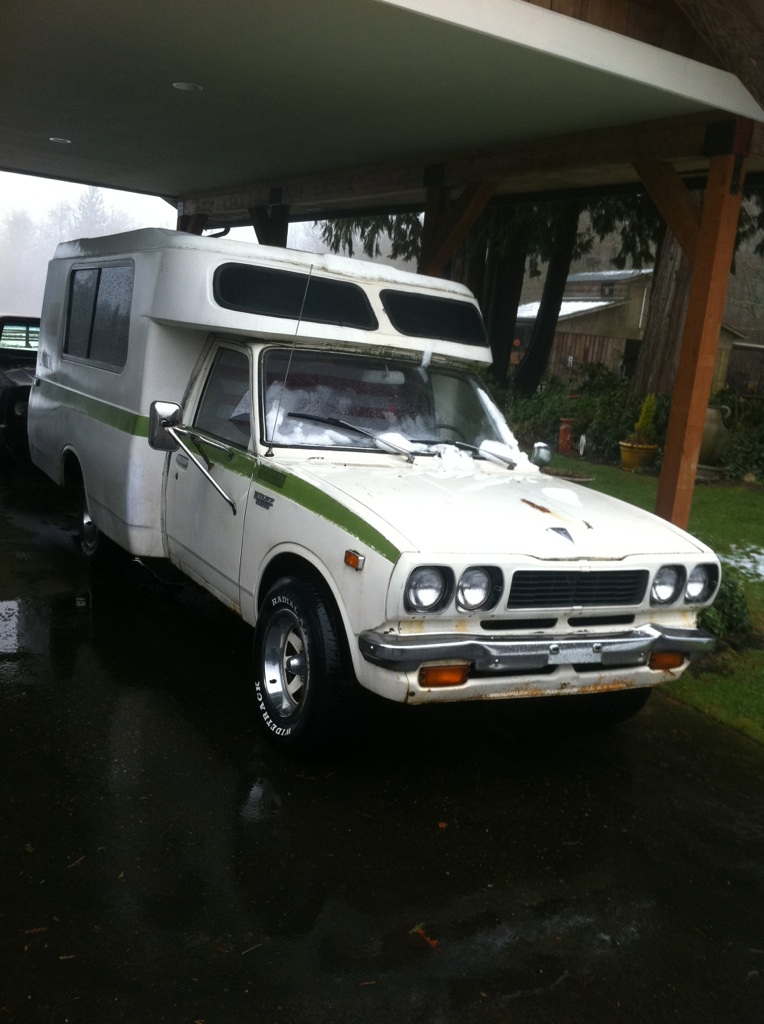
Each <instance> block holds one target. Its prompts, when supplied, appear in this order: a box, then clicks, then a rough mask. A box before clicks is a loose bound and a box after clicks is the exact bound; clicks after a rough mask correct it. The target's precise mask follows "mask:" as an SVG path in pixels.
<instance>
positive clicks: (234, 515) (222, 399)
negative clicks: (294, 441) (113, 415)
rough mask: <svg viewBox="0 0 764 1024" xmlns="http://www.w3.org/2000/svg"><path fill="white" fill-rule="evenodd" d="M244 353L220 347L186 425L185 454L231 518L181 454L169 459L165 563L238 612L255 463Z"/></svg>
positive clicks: (239, 350) (248, 385) (247, 375)
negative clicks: (202, 467) (194, 457)
mask: <svg viewBox="0 0 764 1024" xmlns="http://www.w3.org/2000/svg"><path fill="white" fill-rule="evenodd" d="M250 385H251V373H250V364H249V356H248V353H247V352H246V350H244V349H241V348H235V347H232V346H227V345H225V346H223V345H221V346H219V347H218V349H217V350H216V352H215V354H214V357H213V359H212V363H211V365H210V368H209V371H208V373H207V376H206V380H205V381H204V384H203V388H202V391H201V397H200V399H199V401H198V404H197V405H196V408H195V409H193V408H192V409H191V410H190V414H191V422H190V423H189V422H186V423H184V427H185V428H188V431H189V432H188V433H186V431H184V434H185V440H186V442H187V444H188V447H189V448H190V449H191V451H193V452H194V454H196V455H198V456H199V460H200V461H201V462H202V463H203V464H205V465H206V466H207V469H208V470H209V473H210V475H211V476H212V478H213V479H214V480H215V482H216V483H217V484H218V486H219V487H220V489H221V490H222V491H223V492H224V493H225V495H227V497H228V498H230V499H231V501H232V502H233V505H234V506H235V511H234V509H233V508H232V507H231V505H230V504H229V503H228V502H227V501H226V499H225V498H224V497H223V496H222V495H221V494H220V492H219V491H218V490H216V488H215V487H214V486H213V484H211V483H210V481H209V480H208V479H207V477H206V476H205V475H204V473H202V472H201V470H200V469H199V468H198V467H197V466H196V465H194V463H193V461H192V460H191V459H189V457H188V455H186V454H185V453H184V452H183V451H182V450H179V451H176V452H174V453H173V454H172V455H171V456H170V462H169V467H168V479H167V489H166V509H165V530H166V535H167V548H168V553H169V556H170V558H171V559H172V560H173V562H175V563H176V565H178V566H179V567H180V568H181V569H183V571H184V572H186V573H188V575H189V576H191V577H192V578H194V579H196V580H197V581H198V582H200V583H202V584H203V585H204V586H206V587H207V589H208V590H211V591H212V592H213V593H214V594H215V595H216V596H218V597H219V598H220V599H221V600H222V601H224V602H225V603H226V604H227V605H229V606H230V607H233V608H237V609H238V607H239V601H240V598H239V569H240V564H241V545H242V537H243V533H244V518H245V515H246V511H247V497H248V495H249V486H250V480H251V477H252V467H253V458H252V455H251V454H250V452H249V448H250V438H251V429H252V428H251V409H252V403H251V387H250Z"/></svg>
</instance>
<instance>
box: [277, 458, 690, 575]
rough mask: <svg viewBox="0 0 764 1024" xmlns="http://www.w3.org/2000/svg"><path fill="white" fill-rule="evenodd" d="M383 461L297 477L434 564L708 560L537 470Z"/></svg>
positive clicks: (670, 529)
mask: <svg viewBox="0 0 764 1024" xmlns="http://www.w3.org/2000/svg"><path fill="white" fill-rule="evenodd" d="M381 458H382V459H384V461H385V465H384V467H383V466H379V467H377V466H370V465H369V464H368V463H367V464H366V465H364V466H357V465H355V466H354V465H348V464H343V465H337V464H328V463H327V464H319V463H318V462H314V463H312V464H309V465H308V466H305V464H303V466H302V467H301V470H300V471H298V473H297V475H298V476H301V477H302V478H303V479H305V480H306V481H308V482H310V483H312V484H314V485H315V486H317V487H319V488H320V489H321V490H322V491H324V492H325V493H327V494H330V495H331V496H332V497H334V498H335V499H336V500H338V501H340V502H341V503H342V504H343V505H345V506H346V507H347V508H349V509H350V510H351V511H353V512H355V513H356V514H359V515H361V516H362V517H363V518H364V519H365V520H366V521H367V522H368V523H369V524H370V525H373V526H374V527H375V528H376V529H377V530H379V532H380V533H382V534H383V535H385V536H386V537H387V538H388V539H389V540H390V541H391V543H393V544H395V545H396V546H397V547H398V548H399V549H400V550H409V551H421V552H423V553H426V554H427V555H428V556H432V557H436V556H438V555H439V554H443V555H446V554H449V553H455V552H460V551H462V552H470V553H471V555H470V557H474V556H476V555H478V554H479V553H480V552H483V553H485V554H486V555H493V556H496V555H498V554H506V555H512V554H521V555H527V556H530V557H533V558H538V559H544V560H554V561H560V560H571V561H579V560H603V559H605V560H607V559H609V560H613V559H617V560H621V559H623V558H624V557H626V556H629V555H664V554H665V555H668V554H674V555H687V556H692V555H697V554H698V553H700V552H704V551H706V548H705V547H704V546H703V545H702V544H700V542H699V541H696V540H695V539H694V538H692V537H691V536H690V535H689V534H687V533H685V532H684V531H683V530H680V529H679V528H678V527H675V526H673V525H672V524H670V523H668V522H666V521H665V520H663V519H659V518H658V517H657V516H654V515H652V514H650V513H648V512H644V511H643V510H641V509H638V508H636V507H635V506H633V505H629V504H627V503H626V502H622V501H618V500H617V499H615V498H610V497H608V496H606V495H602V494H599V493H597V492H596V491H592V490H589V489H588V488H587V487H585V486H581V485H577V484H574V483H569V482H568V481H565V480H561V479H559V478H556V477H552V476H548V475H545V474H543V473H540V472H539V471H538V470H537V469H536V468H535V467H532V466H528V467H527V468H525V467H518V468H517V469H516V470H510V469H505V468H503V467H498V466H492V465H489V464H487V463H485V462H482V461H475V460H473V459H472V458H471V457H470V456H468V455H466V454H463V453H460V452H454V457H453V458H448V459H445V458H440V457H437V456H436V457H420V458H417V459H415V461H414V463H412V464H409V463H406V462H404V461H403V460H402V459H397V458H396V457H394V456H389V457H388V456H381ZM294 471H295V470H294V468H292V472H294Z"/></svg>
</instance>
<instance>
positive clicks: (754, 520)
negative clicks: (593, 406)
mask: <svg viewBox="0 0 764 1024" xmlns="http://www.w3.org/2000/svg"><path fill="white" fill-rule="evenodd" d="M552 466H553V467H554V468H557V469H568V470H572V471H573V472H575V473H585V474H586V475H587V476H591V477H593V480H592V482H591V483H590V484H589V485H588V486H589V487H591V488H593V489H594V490H597V491H602V492H603V493H605V494H610V495H612V496H613V497H616V498H621V499H623V500H624V501H628V502H630V503H631V504H633V505H638V506H639V507H640V508H645V509H648V510H649V511H652V509H653V506H654V505H655V495H656V492H657V489H658V478H657V476H653V475H651V474H637V473H626V472H624V470H622V469H620V468H618V467H615V466H600V465H597V464H594V463H590V462H584V461H583V460H582V459H579V458H566V457H565V456H561V455H555V458H554V461H553V463H552ZM689 530H690V533H693V534H695V535H696V536H697V537H699V538H700V539H701V540H703V541H705V543H706V544H709V545H710V546H711V547H712V548H713V549H714V550H715V551H716V552H717V554H718V555H719V556H720V557H721V558H722V560H723V562H724V560H725V558H727V559H733V560H735V561H737V560H739V559H741V558H742V557H744V556H746V555H750V554H751V553H753V554H754V555H755V554H756V553H758V561H757V564H758V575H757V573H756V571H755V568H750V567H749V568H747V569H746V568H735V567H730V566H729V565H728V564H726V563H725V565H724V572H725V574H726V573H734V574H736V575H737V577H738V578H739V580H740V582H741V584H742V586H743V590H744V592H745V596H746V599H747V602H748V606H749V609H750V612H751V619H752V622H753V626H754V632H753V634H752V635H750V636H749V637H747V638H729V642H726V641H723V642H721V643H720V644H719V645H718V647H717V650H716V651H715V652H714V654H712V655H710V656H707V657H706V658H704V659H702V660H701V661H699V662H697V663H696V664H694V665H693V666H691V668H690V669H689V670H688V671H687V672H686V673H685V675H684V676H683V677H682V678H681V679H679V680H678V681H677V682H676V683H671V684H670V685H669V686H668V687H666V690H665V692H666V693H668V694H669V695H670V696H672V697H675V698H676V699H677V700H681V701H683V702H684V703H686V704H690V705H692V706H693V707H695V708H698V709H699V710H700V711H703V712H704V713H705V714H707V715H710V716H712V717H713V718H716V719H718V720H719V721H721V722H724V723H726V724H727V725H730V726H732V727H733V728H735V729H738V730H739V731H740V732H743V733H745V734H746V735H748V736H750V737H752V738H753V739H755V740H757V741H758V742H759V743H762V744H764V488H761V487H755V488H754V487H746V486H744V485H742V484H741V485H731V484H728V483H723V484H705V483H704V484H698V485H696V487H695V494H694V497H693V502H692V514H691V517H690V525H689Z"/></svg>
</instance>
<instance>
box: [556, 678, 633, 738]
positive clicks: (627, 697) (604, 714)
mask: <svg viewBox="0 0 764 1024" xmlns="http://www.w3.org/2000/svg"><path fill="white" fill-rule="evenodd" d="M652 692H653V690H652V687H650V686H644V687H639V688H636V689H631V690H607V691H605V692H603V693H582V694H571V695H570V696H569V697H553V698H551V701H552V703H553V705H554V710H555V712H556V715H557V717H558V719H559V721H561V722H564V723H565V724H570V725H573V726H576V727H577V728H579V729H592V730H594V729H609V728H611V727H612V726H614V725H619V724H620V723H621V722H625V721H627V719H629V718H632V717H633V716H634V715H636V714H637V712H639V711H641V710H642V708H643V707H644V706H645V704H646V703H647V701H648V700H649V698H650V694H651V693H652Z"/></svg>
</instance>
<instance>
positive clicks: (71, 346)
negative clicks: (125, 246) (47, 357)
mask: <svg viewBox="0 0 764 1024" xmlns="http://www.w3.org/2000/svg"><path fill="white" fill-rule="evenodd" d="M132 295H133V268H132V266H124V265H123V266H106V267H87V268H82V269H79V270H75V271H74V272H73V273H72V275H71V277H70V279H69V307H68V316H67V319H66V334H65V336H64V352H65V353H66V355H68V356H71V357H72V358H74V359H86V360H88V361H89V362H92V363H96V364H98V365H99V366H103V367H106V368H108V369H111V370H121V369H122V367H123V366H124V365H125V362H126V360H127V339H128V333H129V330H130V302H131V300H132Z"/></svg>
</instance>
